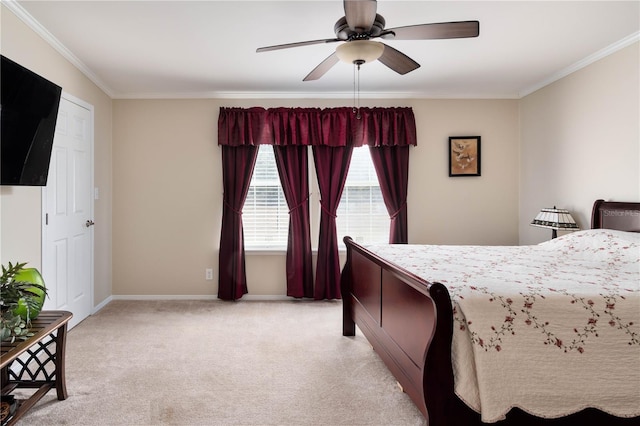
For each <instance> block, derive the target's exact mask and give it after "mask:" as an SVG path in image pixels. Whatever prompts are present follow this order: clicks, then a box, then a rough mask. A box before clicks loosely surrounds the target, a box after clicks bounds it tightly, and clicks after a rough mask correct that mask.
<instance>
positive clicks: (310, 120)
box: [218, 107, 416, 299]
mask: <svg viewBox="0 0 640 426" xmlns="http://www.w3.org/2000/svg"><path fill="white" fill-rule="evenodd" d="M360 115H361V119H357V118H356V114H354V113H353V110H352V108H349V107H341V108H325V109H320V108H270V109H265V108H261V107H253V108H225V107H223V108H220V115H219V117H218V144H219V145H222V148H223V155H222V157H223V160H222V162H223V176H224V178H223V184H224V193H225V196H224V197H225V198H224V199H225V203H224V207H223V215H222V232H221V238H220V280H219V281H220V282H219V288H220V290H219V297H220V298H221V299H237V298H239V297H241V296H242V295H243V294H244V293H246V292H247V285H246V274H245V262H244V241H243V235H242V218H241V211H242V206H243V204H244V200H245V198H246V193H247V190H248V186H249V183H250V180H251V175H252V173H253V166H254V164H255V158H256V155H257V148H256V146H257V145H260V144H269V145H276V146H278V147H281V148H282V150H280V149H278V151H280V153H279V154H277V157H276V158H278V157H280V160H278V163H279V166H278V167H279V172H280V176H281V182H282V186H283V189H284V191H285V196H286V197H287V204H288V205H289V209H290V210H291V215H290V226H289V244H288V247H287V281H288V284H287V293H288V294H291V295H294V296H295V297H298V296H297V295H299V294H302V295H303V296H304V297H306V296H307V295H308V294H310V293H309V292H310V290H309V278H308V276H309V271H308V269H307V265H308V260H307V259H308V254H307V247H308V245H307V240H309V238H308V237H307V230H306V229H308V222H309V218H308V210H309V208H308V200H307V198H306V197H307V195H305V194H308V183H307V188H306V189H305V188H304V184H303V183H302V182H299V181H302V180H305V177H304V176H306V171H305V172H304V174H303V172H302V168H303V165H302V164H297V166H295V165H294V163H295V162H296V161H303V160H301V158H302V157H303V156H302V155H301V153H300V151H299V150H292V151H291V152H289V149H290V148H296V149H297V148H300V149H302V147H305V146H309V145H311V146H313V153H314V161H315V164H316V172H317V175H318V184H319V185H320V195H321V198H322V201H321V218H320V240H319V243H318V262H317V267H316V285H315V291H314V297H315V298H316V299H337V298H340V297H341V294H340V271H339V269H340V266H339V258H338V248H337V247H338V245H337V235H336V224H335V216H336V210H337V207H338V203H339V201H340V197H341V195H342V188H343V186H344V181H345V179H346V174H347V170H348V168H349V162H350V160H351V151H352V148H353V147H354V146H361V145H369V146H374V147H384V149H383V150H382V151H379V153H380V154H381V155H382V158H381V159H379V160H374V164H375V163H376V162H379V163H380V164H379V165H376V170H378V168H380V169H381V170H382V173H383V175H384V176H385V178H384V179H383V178H380V186H381V189H382V188H383V187H384V189H382V191H383V197H384V199H385V204H386V206H387V209H388V210H389V214H390V215H391V219H392V226H391V229H392V230H391V235H390V238H391V240H392V241H395V242H406V241H407V236H406V235H407V231H406V227H407V224H406V223H407V218H406V178H404V176H405V174H406V169H407V167H405V166H404V165H403V164H404V163H403V162H404V161H407V160H403V158H404V155H405V151H406V155H408V146H409V145H416V125H415V118H414V115H413V111H412V109H411V108H402V107H399V108H360ZM400 147H402V148H403V149H402V150H398V151H397V152H396V151H395V150H392V149H391V148H400ZM391 152H393V154H392V153H391ZM304 158H305V160H304V161H307V160H306V156H304ZM380 173H381V171H378V176H380ZM395 179H398V180H399V181H398V182H395ZM306 180H308V177H307V178H306ZM385 180H386V181H387V182H385ZM403 181H404V183H403ZM287 186H288V187H289V188H287ZM385 194H386V195H385ZM403 194H404V195H403ZM305 222H306V223H305Z"/></svg>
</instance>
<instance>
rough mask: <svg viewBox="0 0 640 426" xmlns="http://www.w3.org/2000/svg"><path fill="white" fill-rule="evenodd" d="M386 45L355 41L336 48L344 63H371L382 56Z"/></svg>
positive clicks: (368, 41)
mask: <svg viewBox="0 0 640 426" xmlns="http://www.w3.org/2000/svg"><path fill="white" fill-rule="evenodd" d="M382 52H384V44H382V43H379V42H377V41H370V40H354V41H349V42H346V43H342V44H341V45H340V46H338V47H337V48H336V54H337V55H338V58H339V59H340V60H341V61H342V62H346V63H348V64H353V63H355V62H371V61H375V60H376V59H378V58H379V57H380V56H382Z"/></svg>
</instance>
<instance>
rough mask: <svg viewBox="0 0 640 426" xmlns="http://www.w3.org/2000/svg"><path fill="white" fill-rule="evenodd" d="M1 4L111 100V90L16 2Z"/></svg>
mask: <svg viewBox="0 0 640 426" xmlns="http://www.w3.org/2000/svg"><path fill="white" fill-rule="evenodd" d="M2 4H3V5H4V6H6V7H7V9H9V10H10V11H11V12H13V14H14V15H16V16H17V17H18V18H19V19H20V20H22V22H24V23H25V24H27V26H28V27H29V28H31V29H32V30H33V31H34V32H35V33H36V34H38V35H39V36H40V37H42V38H43V39H44V40H45V41H46V42H47V43H49V44H50V45H51V47H53V48H54V49H55V50H56V51H57V52H58V53H60V54H61V55H62V56H63V57H64V58H65V59H66V60H68V61H69V62H71V64H72V65H73V66H75V67H76V68H78V69H79V70H80V72H82V73H83V74H84V75H85V76H86V77H87V78H88V79H89V80H91V81H92V82H93V83H94V84H95V85H96V86H98V87H99V88H100V90H102V91H103V92H105V93H106V94H107V96H109V97H110V98H113V95H114V94H113V90H112V89H111V88H110V87H109V86H108V85H107V84H106V83H105V82H104V81H102V80H101V79H100V78H99V77H98V76H97V75H95V74H94V72H93V71H91V69H90V68H89V67H88V66H86V65H85V64H84V63H83V62H82V61H81V60H80V59H78V57H77V56H76V55H74V54H73V53H72V52H71V51H70V50H69V49H67V47H66V46H65V45H64V44H62V43H61V42H60V40H58V39H57V38H55V37H54V36H53V34H51V33H50V32H49V31H48V30H47V29H46V28H45V27H43V26H42V24H40V22H38V21H37V20H36V19H35V18H34V17H33V16H31V15H30V14H29V12H27V11H26V10H25V9H24V8H23V7H22V6H21V5H20V4H19V3H18V2H17V1H16V0H2Z"/></svg>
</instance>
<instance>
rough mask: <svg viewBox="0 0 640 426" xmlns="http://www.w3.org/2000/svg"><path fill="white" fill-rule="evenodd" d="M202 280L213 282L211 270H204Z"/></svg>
mask: <svg viewBox="0 0 640 426" xmlns="http://www.w3.org/2000/svg"><path fill="white" fill-rule="evenodd" d="M204 279H205V280H213V269H211V268H207V269H205V270H204Z"/></svg>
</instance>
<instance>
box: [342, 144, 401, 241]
mask: <svg viewBox="0 0 640 426" xmlns="http://www.w3.org/2000/svg"><path fill="white" fill-rule="evenodd" d="M337 216H338V217H337V219H336V227H337V229H338V243H339V246H341V247H344V243H343V242H342V238H344V236H345V235H348V236H350V237H351V238H353V239H354V240H355V241H357V242H359V243H365V244H374V243H388V242H389V226H390V220H389V214H388V213H387V209H386V207H385V205H384V201H383V199H382V192H381V191H380V184H379V183H378V177H377V175H376V171H375V168H374V167H373V161H372V160H371V154H369V148H368V147H367V146H362V147H358V148H354V149H353V154H352V156H351V164H350V165H349V173H348V175H347V182H346V183H345V186H344V190H343V191H342V198H341V200H340V205H339V206H338V211H337Z"/></svg>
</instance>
